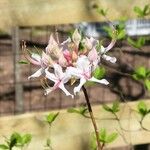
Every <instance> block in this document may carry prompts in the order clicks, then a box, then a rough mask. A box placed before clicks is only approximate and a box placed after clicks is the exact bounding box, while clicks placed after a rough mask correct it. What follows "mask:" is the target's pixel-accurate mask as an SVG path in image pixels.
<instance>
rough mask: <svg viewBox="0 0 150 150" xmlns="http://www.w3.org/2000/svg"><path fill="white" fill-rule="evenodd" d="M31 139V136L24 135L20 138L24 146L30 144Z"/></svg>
mask: <svg viewBox="0 0 150 150" xmlns="http://www.w3.org/2000/svg"><path fill="white" fill-rule="evenodd" d="M31 139H32V136H31V134H25V135H23V136H22V144H23V145H25V144H28V143H30V142H31Z"/></svg>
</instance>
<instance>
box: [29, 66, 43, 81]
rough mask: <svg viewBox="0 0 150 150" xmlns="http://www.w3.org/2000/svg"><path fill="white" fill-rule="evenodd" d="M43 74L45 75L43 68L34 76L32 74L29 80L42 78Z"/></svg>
mask: <svg viewBox="0 0 150 150" xmlns="http://www.w3.org/2000/svg"><path fill="white" fill-rule="evenodd" d="M43 73H44V70H43V68H40V69H39V70H37V71H36V72H35V73H34V74H32V75H31V76H29V77H28V79H31V78H37V77H40V76H41V75H42V74H43Z"/></svg>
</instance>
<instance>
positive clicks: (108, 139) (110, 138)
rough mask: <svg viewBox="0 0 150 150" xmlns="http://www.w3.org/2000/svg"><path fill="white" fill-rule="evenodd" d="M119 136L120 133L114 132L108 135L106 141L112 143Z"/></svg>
mask: <svg viewBox="0 0 150 150" xmlns="http://www.w3.org/2000/svg"><path fill="white" fill-rule="evenodd" d="M117 137H118V133H112V134H110V135H108V136H107V137H106V140H105V142H106V143H112V142H113V141H114V140H116V138H117Z"/></svg>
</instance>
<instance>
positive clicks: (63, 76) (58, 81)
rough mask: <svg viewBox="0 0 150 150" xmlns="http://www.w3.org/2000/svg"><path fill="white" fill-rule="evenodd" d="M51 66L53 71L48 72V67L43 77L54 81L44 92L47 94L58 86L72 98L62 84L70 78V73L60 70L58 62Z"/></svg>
mask: <svg viewBox="0 0 150 150" xmlns="http://www.w3.org/2000/svg"><path fill="white" fill-rule="evenodd" d="M53 68H54V73H50V72H49V71H48V68H46V69H45V74H46V75H45V77H46V78H47V79H49V80H51V81H53V82H54V86H53V87H49V88H47V89H46V90H45V94H46V95H47V94H48V93H50V92H52V91H54V90H56V89H58V88H60V89H61V90H62V91H63V92H64V93H65V94H66V95H67V96H71V97H72V98H73V97H74V96H73V95H72V94H70V93H69V92H68V90H67V89H66V88H65V86H64V84H65V83H67V82H68V81H69V80H70V78H71V77H70V75H69V74H67V73H66V72H65V73H64V72H63V71H62V67H61V66H60V65H58V64H54V65H53Z"/></svg>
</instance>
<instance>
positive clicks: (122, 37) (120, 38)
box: [117, 29, 126, 40]
mask: <svg viewBox="0 0 150 150" xmlns="http://www.w3.org/2000/svg"><path fill="white" fill-rule="evenodd" d="M125 36H126V31H125V29H123V30H121V31H119V32H118V35H117V39H118V40H122V39H124V38H125Z"/></svg>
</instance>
